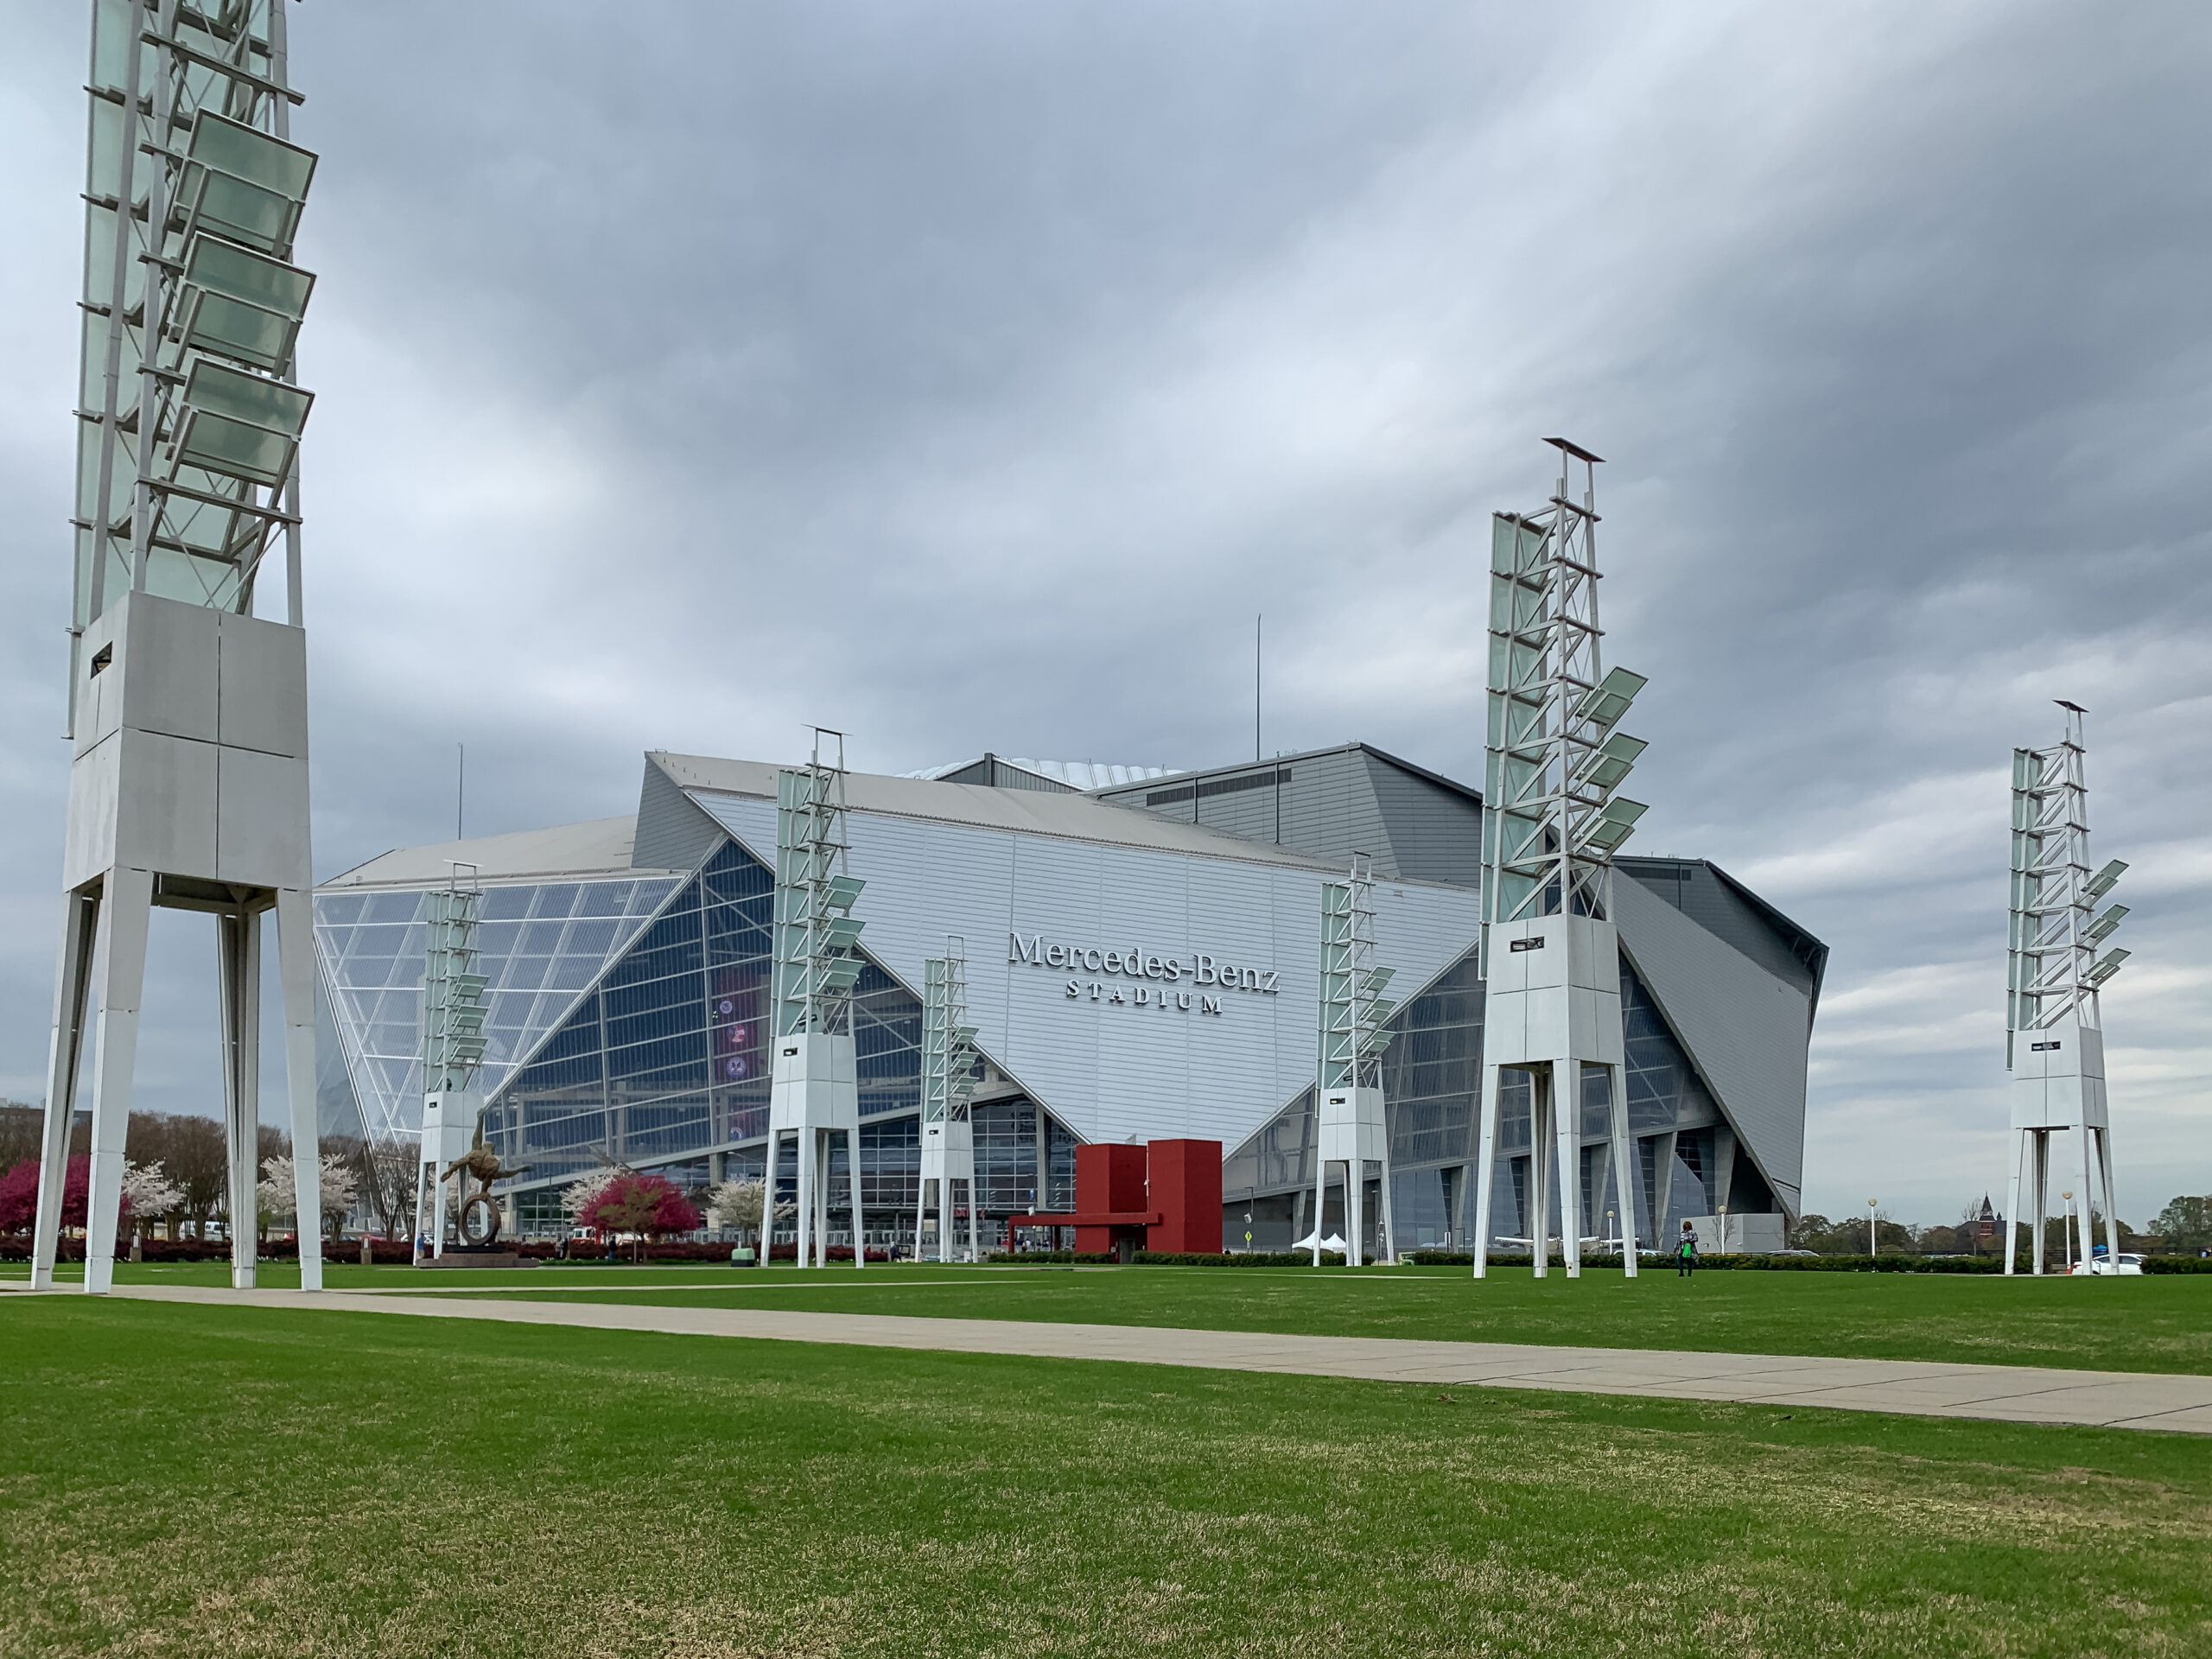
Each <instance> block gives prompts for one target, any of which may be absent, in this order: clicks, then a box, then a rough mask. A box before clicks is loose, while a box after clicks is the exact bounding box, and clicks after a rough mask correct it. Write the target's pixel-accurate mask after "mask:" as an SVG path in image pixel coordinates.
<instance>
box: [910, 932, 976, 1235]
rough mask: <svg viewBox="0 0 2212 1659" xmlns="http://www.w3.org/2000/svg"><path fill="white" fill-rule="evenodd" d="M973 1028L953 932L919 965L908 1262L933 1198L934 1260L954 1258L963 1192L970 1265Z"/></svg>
mask: <svg viewBox="0 0 2212 1659" xmlns="http://www.w3.org/2000/svg"><path fill="white" fill-rule="evenodd" d="M975 1042H976V1027H973V1026H971V1025H969V1023H968V946H967V941H966V940H964V939H963V938H961V937H960V936H959V935H958V934H957V933H949V934H947V935H946V936H945V940H944V956H942V957H930V958H928V959H927V960H926V961H925V962H924V963H922V1122H921V1131H922V1173H921V1179H920V1180H919V1182H918V1183H917V1184H916V1186H915V1189H914V1259H915V1260H916V1261H919V1260H921V1258H922V1249H923V1245H922V1218H923V1217H924V1216H925V1214H926V1213H927V1212H928V1210H929V1205H930V1198H931V1187H932V1184H934V1187H935V1195H936V1198H937V1212H938V1223H937V1247H938V1261H940V1262H950V1261H951V1260H953V1244H952V1224H953V1218H954V1217H955V1216H956V1215H957V1213H958V1211H959V1204H960V1197H961V1194H962V1193H963V1192H964V1194H965V1196H966V1199H967V1207H968V1247H967V1253H968V1259H969V1261H970V1262H973V1261H974V1260H976V1215H977V1212H978V1206H977V1204H976V1131H975V1125H974V1123H973V1122H971V1121H970V1119H969V1112H968V1100H969V1096H971V1095H973V1094H974V1093H975V1092H976V1048H975Z"/></svg>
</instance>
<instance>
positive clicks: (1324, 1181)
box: [1313, 1102, 1329, 1268]
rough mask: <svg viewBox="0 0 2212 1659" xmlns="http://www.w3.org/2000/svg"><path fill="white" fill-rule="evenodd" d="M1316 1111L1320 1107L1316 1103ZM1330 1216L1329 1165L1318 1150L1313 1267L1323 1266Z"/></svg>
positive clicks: (1314, 1155) (1314, 1193) (1316, 1156)
mask: <svg viewBox="0 0 2212 1659" xmlns="http://www.w3.org/2000/svg"><path fill="white" fill-rule="evenodd" d="M1314 1110H1315V1111H1316V1112H1317V1113H1318V1112H1319V1110H1320V1106H1319V1103H1318V1102H1316V1103H1315V1106H1314ZM1328 1214H1329V1164H1328V1160H1326V1159H1325V1158H1323V1157H1322V1156H1321V1154H1320V1153H1319V1150H1318V1149H1317V1150H1316V1151H1315V1153H1314V1154H1313V1265H1314V1266H1315V1267H1317V1268H1318V1267H1319V1266H1320V1265H1321V1228H1322V1225H1323V1224H1324V1223H1325V1221H1326V1219H1327V1217H1328Z"/></svg>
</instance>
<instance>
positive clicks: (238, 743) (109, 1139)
mask: <svg viewBox="0 0 2212 1659" xmlns="http://www.w3.org/2000/svg"><path fill="white" fill-rule="evenodd" d="M284 24H285V15H284V0H201V3H197V4H194V3H183V0H158V3H157V0H96V3H95V4H94V6H93V8H92V70H91V74H90V76H89V85H88V87H87V90H88V91H89V92H90V93H91V97H92V119H91V133H90V140H89V143H88V144H87V157H88V160H87V163H86V184H85V203H86V207H85V217H86V227H85V284H84V293H83V297H82V300H81V302H80V304H81V309H82V312H83V315H84V334H83V366H82V372H81V374H80V377H79V386H80V388H81V391H80V393H79V396H80V397H81V399H82V404H83V406H82V407H80V408H79V410H77V419H78V428H77V430H78V467H77V497H76V500H77V507H76V515H75V518H74V520H73V522H74V524H75V525H76V531H77V536H76V596H75V602H74V608H73V613H72V614H71V618H70V626H69V640H70V649H69V698H68V716H69V735H70V737H71V739H72V741H73V742H74V744H75V747H76V756H75V760H74V763H73V768H72V770H71V772H70V779H69V826H68V835H67V843H66V850H65V854H64V857H63V862H62V889H63V893H64V894H65V897H64V899H63V905H62V922H61V947H60V969H59V972H58V973H57V975H56V976H55V988H54V1038H53V1047H52V1051H51V1058H50V1065H49V1074H48V1086H47V1096H46V1101H47V1104H46V1135H45V1144H44V1147H43V1149H42V1150H43V1159H42V1162H41V1171H40V1180H39V1205H38V1220H37V1235H36V1241H35V1245H34V1249H33V1258H32V1269H31V1274H32V1280H33V1282H34V1283H35V1284H39V1285H46V1284H50V1283H51V1282H52V1281H53V1274H54V1251H55V1242H56V1237H57V1231H58V1229H59V1227H60V1211H61V1185H62V1179H63V1170H64V1166H65V1163H66V1160H67V1150H68V1142H69V1128H70V1123H71V1120H72V1117H73V1114H74V1112H75V1109H76V1104H77V1077H78V1071H79V1066H80V1064H81V1062H82V1059H83V1058H84V1049H85V1046H86V1019H87V1010H88V1007H91V1008H92V1009H95V1010H96V1012H95V1013H94V1014H93V1019H94V1021H95V1023H94V1025H93V1027H92V1184H91V1211H90V1214H89V1217H88V1223H87V1228H86V1233H87V1236H86V1257H85V1288H86V1290H88V1291H95V1292H97V1291H105V1290H106V1289H107V1288H108V1287H109V1286H110V1284H111V1281H112V1279H113V1274H114V1259H115V1230H116V1211H117V1205H118V1197H119V1193H120V1191H121V1185H122V1178H123V1161H124V1126H125V1124H126V1123H127V1122H128V1121H129V1117H130V1084H131V1073H132V1070H133V1067H134V1065H135V1063H136V1060H137V1046H138V1012H139V1003H140V994H141V991H142V989H143V984H144V980H145V967H146V936H147V929H148V925H149V916H150V912H151V911H152V908H153V906H156V905H166V906H172V907H174V908H177V909H182V910H196V911H201V912H207V914H209V915H212V916H213V917H214V918H215V921H216V930H217V952H216V962H217V981H218V985H219V1006H220V1010H221V1013H220V1020H221V1033H220V1043H221V1050H222V1057H223V1093H224V1112H225V1116H226V1120H227V1126H228V1133H229V1145H230V1160H229V1161H230V1172H229V1187H230V1206H229V1213H230V1216H231V1236H232V1281H233V1282H234V1283H235V1284H237V1285H238V1286H240V1287H245V1286H250V1285H251V1284H252V1282H253V1276H254V1233H255V1229H254V1226H253V1222H252V1217H253V1215H254V1210H255V1198H254V1188H255V1182H256V1175H257V1171H256V1170H255V1167H254V1165H255V1159H256V1142H257V1135H256V1129H257V1124H258V1121H259V1117H260V1109H259V1100H258V1080H259V1077H260V1063H261V1055H260V1020H259V1015H260V1007H261V935H262V921H263V918H264V917H265V916H266V915H267V914H268V913H269V912H270V911H272V910H273V911H274V912H276V918H277V949H278V953H279V958H280V963H279V976H280V979H281V981H282V985H283V1009H284V1058H285V1065H286V1077H287V1083H288V1089H289V1095H290V1097H291V1127H292V1154H293V1157H294V1159H295V1160H296V1175H297V1179H296V1186H297V1188H298V1220H299V1234H300V1237H301V1238H302V1240H314V1239H316V1238H319V1237H320V1236H321V1201H320V1186H319V1182H318V1169H319V1166H320V1162H321V1160H320V1158H319V1156H318V1148H317V1146H316V1137H315V977H314V975H315V969H314V965H313V951H314V949H315V945H314V941H313V938H312V937H311V931H310V926H309V912H308V898H309V893H310V876H309V860H308V726H307V636H306V634H305V632H304V631H303V626H302V608H301V589H300V581H301V572H300V498H299V471H298V450H299V441H300V434H301V430H302V427H303V426H304V425H305V423H306V421H307V417H308V404H310V402H311V401H312V395H311V394H310V393H308V392H306V391H302V390H301V389H300V387H299V386H298V385H296V384H295V380H294V375H293V346H294V342H295V340H296V338H297V336H298V334H299V328H300V321H301V319H302V316H303V315H305V313H306V310H307V303H308V294H309V291H310V290H311V289H313V287H314V285H315V278H314V277H312V276H311V275H310V274H308V272H306V271H304V270H300V269H299V267H298V266H296V264H293V263H292V241H293V237H294V235H295V233H296V232H297V230H298V228H299V223H300V213H301V210H302V207H303V206H304V205H305V203H306V200H307V194H308V184H309V182H310V181H311V180H312V179H313V177H314V175H315V156H313V155H311V154H310V153H309V152H308V151H307V150H304V149H300V148H299V147H298V146H297V145H296V144H293V143H290V142H289V139H288V137H287V134H288V130H289V115H290V109H291V106H292V105H294V104H296V103H298V102H300V101H301V100H300V96H299V94H298V93H296V92H293V91H292V90H291V88H290V85H289V80H288V79H287V73H286V66H285V37H284ZM279 545H281V546H282V547H283V571H284V595H285V607H286V611H285V615H284V617H283V620H277V619H276V618H273V617H264V616H257V615H256V614H255V604H254V601H255V595H256V592H257V588H258V587H259V585H260V576H261V574H262V570H263V567H264V563H265V561H266V559H267V557H268V556H269V555H270V553H271V552H272V551H273V550H276V549H277V547H278V546H279ZM96 964H97V965H98V967H99V971H98V975H97V979H98V982H97V984H95V982H94V980H95V973H94V969H95V965H96ZM300 1273H301V1282H302V1285H303V1286H304V1287H307V1288H308V1289H310V1290H314V1289H320V1288H321V1283H322V1261H321V1254H320V1252H319V1251H318V1250H317V1249H315V1248H314V1246H313V1245H312V1244H310V1245H308V1247H307V1248H305V1249H302V1251H301V1259H300Z"/></svg>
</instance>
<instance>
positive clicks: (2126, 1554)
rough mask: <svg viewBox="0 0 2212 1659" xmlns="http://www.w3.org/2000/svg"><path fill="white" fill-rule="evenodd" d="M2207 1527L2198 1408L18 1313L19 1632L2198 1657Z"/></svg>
mask: <svg viewBox="0 0 2212 1659" xmlns="http://www.w3.org/2000/svg"><path fill="white" fill-rule="evenodd" d="M888 1276H889V1275H887V1277H888ZM1586 1288H1587V1287H1586ZM976 1294H988V1293H987V1292H985V1291H983V1290H981V1289H979V1290H978V1292H977V1293H976ZM2208 1549H2212V1442H2208V1441H2206V1440H2200V1439H2197V1438H2196V1437H2191V1436H2182V1435H2159V1434H2144V1433H2128V1432H2125V1431H2116V1430H2113V1431H2108V1430H2096V1429H2062V1428H2048V1427H2029V1426H2019V1425H2006V1424H1992V1423H1970V1422H1952V1421H1932V1420H1925V1419H1910V1418H1890V1417H1873V1416H1867V1415H1865V1414H1853V1413H1840V1412H1838V1413H1824V1412H1817V1411H1805V1410H1797V1411H1793V1412H1789V1413H1782V1412H1778V1411H1777V1410H1775V1409H1773V1408H1763V1407H1741V1406H1725V1405H1706V1404H1697V1403H1684V1402H1661V1401H1635V1400H1615V1399H1601V1398H1579V1397H1573V1396H1563V1395H1521V1394H1514V1393H1510V1392H1505V1391H1497V1390H1490V1389H1466V1390H1462V1391H1459V1392H1456V1393H1452V1392H1451V1391H1448V1390H1447V1391H1446V1392H1445V1393H1443V1394H1440V1392H1439V1391H1438V1390H1437V1389H1434V1388H1433V1387H1428V1388H1424V1387H1414V1386H1408V1385H1399V1384H1388V1383H1344V1382H1337V1381H1331V1380H1327V1379H1321V1378H1309V1377H1289V1376H1248V1375H1238V1374H1230V1373H1216V1372H1194V1371H1187V1370H1172V1369H1166V1368H1154V1367H1149V1366H1138V1365H1126V1364H1103V1363H1076V1362H1061V1361H1034V1360H1014V1359H1005V1358H999V1357H970V1356H957V1355H938V1354H915V1353H899V1352H891V1351H880V1350H870V1349H855V1348H842V1347H840V1348H828V1347H812V1346H807V1345H803V1344H787V1343H758V1344H755V1343H746V1342H739V1341H732V1340H728V1339H719V1338H683V1337H663V1336H652V1335H629V1334H621V1333H613V1332H588V1331H569V1330H552V1329H535V1328H526V1327H515V1326H500V1325H470V1324H448V1323H447V1322H445V1321H431V1322H424V1321H418V1320H413V1319H378V1318H377V1317H375V1316H373V1315H354V1314H338V1313H295V1312H290V1311H277V1310H260V1309H251V1308H217V1307H207V1306H174V1305H161V1304H149V1303H130V1302H123V1303H117V1302H86V1301H83V1300H75V1299H61V1298H38V1299H32V1298H27V1297H10V1298H6V1299H4V1300H0V1653H5V1654H7V1655H10V1656H13V1655H17V1654H38V1653H71V1654H76V1653H101V1654H105V1653H115V1654H158V1655H170V1654H182V1655H202V1654H219V1655H232V1654H268V1655H285V1656H292V1655H334V1654H343V1655H357V1654H358V1655H372V1654H373V1655H416V1654H421V1655H438V1656H494V1655H499V1656H504V1655H515V1656H518V1659H520V1656H527V1659H549V1656H569V1655H582V1656H594V1659H613V1656H630V1655H656V1656H663V1655H672V1656H685V1659H703V1656H710V1655H726V1654H728V1655H739V1654H743V1655H755V1654H759V1655H766V1654H807V1655H857V1654H885V1655H907V1654H948V1655H967V1654H990V1655H1000V1654H1003V1655H1007V1656H1024V1659H1026V1656H1035V1655H1058V1654H1084V1655H1101V1656H1123V1655H1128V1654H1132V1653H1137V1652H1162V1653H1173V1654H1177V1655H1184V1654H1189V1655H1211V1654H1222V1655H1236V1656H1254V1655H1274V1654H1283V1655H1291V1654H1297V1655H1301V1656H1305V1655H1314V1654H1362V1655H1364V1654H1375V1655H1400V1654H1427V1653H1496V1654H1510V1653H1541V1654H1561V1655H1577V1656H1580V1655H1607V1654H1622V1655H1634V1656H1637V1659H1650V1656H1665V1655H1685V1656H1688V1655H1697V1656H1707V1655H1716V1654H1727V1655H1766V1654H1771V1655H1785V1654H1786V1655H1789V1656H1792V1659H1797V1656H1810V1655H1864V1654H1877V1653H1878V1654H1891V1653H1896V1654H1931V1655H1932V1654H1941V1655H1943V1656H1947V1659H1952V1656H1960V1655H1982V1654H1991V1655H1994V1654H2004V1655H2031V1654H2046V1653H2047V1654H2052V1655H2066V1656H2074V1655H2078V1654H2082V1653H2121V1652H2125V1653H2130V1654H2146V1655H2182V1654H2201V1653H2203V1652H2206V1651H2208V1650H2212V1591H2208V1585H2209V1584H2212V1575H2208V1574H2207V1573H2206V1572H2205V1567H2204V1563H2205V1560H2206V1556H2207V1552H2208Z"/></svg>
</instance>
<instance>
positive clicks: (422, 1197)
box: [415, 862, 490, 1255]
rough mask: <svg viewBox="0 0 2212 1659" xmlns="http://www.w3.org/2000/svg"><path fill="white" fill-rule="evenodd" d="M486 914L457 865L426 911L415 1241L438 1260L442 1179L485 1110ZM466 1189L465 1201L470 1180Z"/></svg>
mask: <svg viewBox="0 0 2212 1659" xmlns="http://www.w3.org/2000/svg"><path fill="white" fill-rule="evenodd" d="M464 871H466V872H467V874H463V872H464ZM483 907H484V893H483V888H482V887H481V885H480V883H479V881H478V880H477V875H476V867H475V866H474V865H473V864H467V863H461V862H455V863H454V867H453V882H452V885H450V886H449V887H444V888H442V889H440V890H439V891H437V892H435V893H430V894H429V895H428V898H427V901H426V905H425V908H424V915H423V924H424V925H423V933H424V936H425V937H424V944H423V1135H422V1153H421V1156H420V1159H419V1160H418V1165H417V1168H416V1179H415V1236H416V1238H417V1239H421V1238H424V1237H428V1238H429V1241H430V1253H431V1254H432V1255H444V1254H445V1253H446V1242H447V1241H446V1234H447V1231H448V1226H447V1222H448V1214H447V1206H446V1185H445V1184H446V1176H445V1174H444V1172H445V1171H446V1170H447V1169H448V1168H450V1167H451V1166H452V1165H453V1162H454V1160H455V1159H457V1158H462V1157H466V1156H467V1153H468V1149H469V1147H470V1146H471V1145H472V1144H474V1141H475V1138H476V1120H477V1116H478V1114H479V1113H480V1112H481V1111H482V1110H483V1106H484V1101H483V1096H480V1094H479V1093H478V1092H477V1091H476V1088H475V1084H476V1075H477V1072H478V1071H479V1070H480V1068H481V1067H482V1065H483V1064H484V1045H485V1037H484V1014H485V1007H484V990H485V987H486V985H487V984H489V983H490V981H489V979H488V978H487V977H486V976H485V975H484V974H483V973H481V972H480V971H479V970H478V967H477V963H478V960H479V958H478V953H477V949H476V925H477V922H478V920H479V919H480V916H481V913H482V911H483ZM461 1185H462V1189H463V1193H462V1195H463V1196H466V1189H467V1181H466V1180H463V1181H462V1183H461ZM452 1219H453V1220H454V1221H456V1222H458V1221H459V1220H461V1217H459V1216H458V1215H455V1216H454V1217H452Z"/></svg>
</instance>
